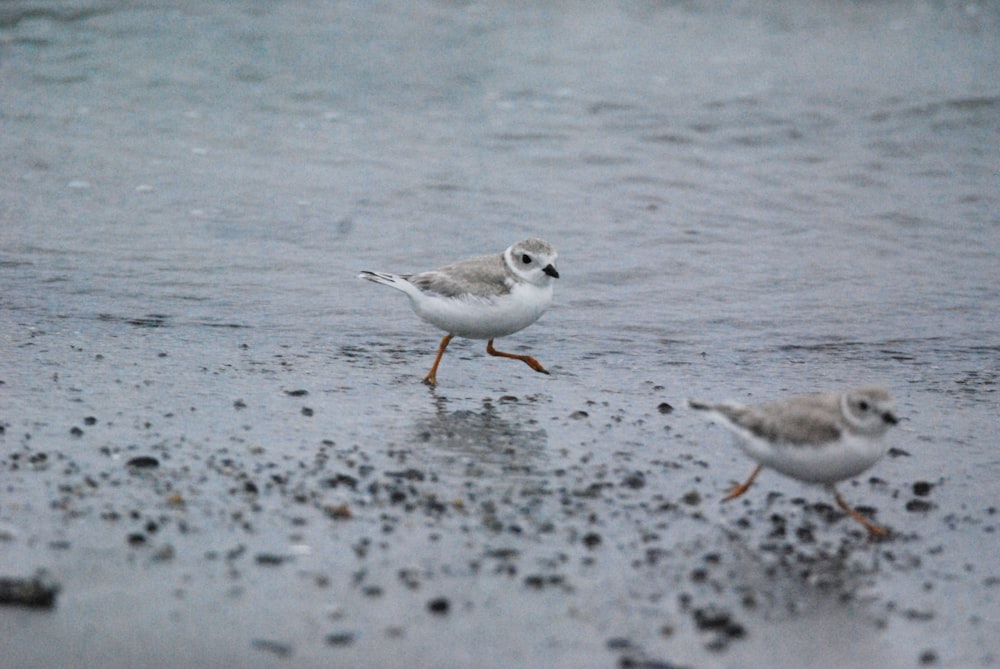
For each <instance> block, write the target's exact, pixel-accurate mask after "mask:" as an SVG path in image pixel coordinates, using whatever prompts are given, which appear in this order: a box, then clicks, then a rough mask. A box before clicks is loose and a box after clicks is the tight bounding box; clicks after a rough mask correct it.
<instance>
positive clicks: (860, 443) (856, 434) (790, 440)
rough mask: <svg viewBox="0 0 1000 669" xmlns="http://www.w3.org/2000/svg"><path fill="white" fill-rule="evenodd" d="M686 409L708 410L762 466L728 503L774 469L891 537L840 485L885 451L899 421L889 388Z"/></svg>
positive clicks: (696, 403)
mask: <svg viewBox="0 0 1000 669" xmlns="http://www.w3.org/2000/svg"><path fill="white" fill-rule="evenodd" d="M687 405H688V406H689V407H690V408H692V409H696V410H699V411H705V412H708V413H709V414H710V416H711V418H712V419H714V420H715V421H717V422H720V423H722V424H723V425H724V426H726V427H727V428H729V429H730V430H732V431H733V432H734V433H735V434H736V436H737V444H738V445H739V446H740V448H741V449H742V450H743V452H745V453H746V454H747V455H749V456H750V457H751V458H753V459H754V460H756V461H757V463H758V464H757V466H756V467H755V468H754V470H753V471H752V472H751V473H750V476H749V478H747V480H746V481H745V482H743V483H741V484H739V485H736V486H734V487H733V488H731V489H730V490H729V492H728V493H727V494H726V496H725V497H724V498H723V501H728V500H731V499H735V498H737V497H739V496H740V495H742V494H743V493H745V492H746V491H747V490H749V489H750V486H752V485H753V483H754V480H755V479H756V478H757V475H758V474H760V472H761V470H762V469H763V468H764V467H770V468H771V469H774V470H776V471H778V472H780V473H782V474H785V475H786V476H790V477H792V478H794V479H797V480H799V481H803V482H805V483H813V484H821V485H823V486H824V487H826V489H827V490H829V491H830V492H831V493H832V494H833V497H834V500H836V502H837V506H839V507H840V508H841V509H842V510H843V511H844V512H845V513H847V514H848V515H849V516H850V517H851V518H853V519H854V520H856V521H858V522H859V523H861V525H863V526H864V527H865V529H867V530H868V532H869V534H870V535H872V536H883V535H885V534H888V530H887V529H885V528H884V527H881V526H879V525H876V524H875V523H873V522H872V521H870V520H869V519H868V518H866V517H865V516H863V515H861V514H860V513H858V512H857V511H856V510H855V509H853V508H851V506H850V505H848V504H847V502H845V501H844V499H843V498H842V497H841V496H840V493H839V492H837V489H836V483H838V482H839V481H843V480H845V479H849V478H853V477H855V476H857V475H858V474H861V473H862V472H864V471H866V470H867V469H869V468H870V467H872V466H873V465H874V464H875V463H876V462H878V460H879V459H880V458H881V457H882V456H883V455H884V454H885V452H886V448H887V446H886V444H885V441H884V440H883V439H882V437H883V436H884V435H885V433H886V432H887V431H888V429H889V428H890V427H891V426H893V425H896V424H897V423H898V422H899V420H898V419H897V418H896V414H895V413H894V410H893V401H892V397H891V396H890V394H889V391H888V390H886V389H885V388H882V387H876V386H863V387H859V388H855V389H853V390H849V391H846V392H816V393H807V394H802V395H795V396H792V397H789V398H787V399H784V400H777V401H773V402H769V403H766V404H760V405H757V406H744V405H741V404H728V403H719V404H713V403H708V402H700V401H696V400H688V401H687Z"/></svg>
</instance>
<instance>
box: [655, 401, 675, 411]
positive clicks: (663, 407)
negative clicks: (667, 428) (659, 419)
mask: <svg viewBox="0 0 1000 669" xmlns="http://www.w3.org/2000/svg"><path fill="white" fill-rule="evenodd" d="M656 408H657V410H658V411H659V412H660V413H673V411H674V407H673V406H671V405H669V404H667V403H666V402H660V405H659V406H658V407H656Z"/></svg>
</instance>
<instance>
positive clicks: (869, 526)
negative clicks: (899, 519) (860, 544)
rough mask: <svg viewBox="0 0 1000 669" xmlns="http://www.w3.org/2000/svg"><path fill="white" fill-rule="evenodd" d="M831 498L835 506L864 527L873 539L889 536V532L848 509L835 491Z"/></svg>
mask: <svg viewBox="0 0 1000 669" xmlns="http://www.w3.org/2000/svg"><path fill="white" fill-rule="evenodd" d="M833 498H834V499H835V500H837V506H839V507H840V508H841V509H843V510H844V512H845V513H846V514H847V515H848V516H850V517H851V518H853V519H854V520H856V521H858V522H859V523H861V524H862V525H864V526H865V529H866V530H868V534H870V535H872V536H873V537H884V536H885V535H887V534H889V530H887V529H885V528H884V527H881V526H879V525H876V524H875V523H873V522H872V521H870V520H868V519H867V518H865V517H864V516H862V515H861V514H860V513H858V512H857V511H855V510H854V509H852V508H851V507H849V506H848V505H847V502H845V501H844V500H843V498H842V497H841V496H840V493H839V492H837V491H836V490H834V491H833Z"/></svg>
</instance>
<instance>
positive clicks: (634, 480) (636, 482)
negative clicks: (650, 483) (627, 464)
mask: <svg viewBox="0 0 1000 669" xmlns="http://www.w3.org/2000/svg"><path fill="white" fill-rule="evenodd" d="M622 485H623V486H625V487H626V488H632V489H633V490H639V489H640V488H642V487H643V486H645V485H646V475H645V474H643V473H642V472H632V473H631V474H629V475H628V476H626V477H625V478H623V479H622Z"/></svg>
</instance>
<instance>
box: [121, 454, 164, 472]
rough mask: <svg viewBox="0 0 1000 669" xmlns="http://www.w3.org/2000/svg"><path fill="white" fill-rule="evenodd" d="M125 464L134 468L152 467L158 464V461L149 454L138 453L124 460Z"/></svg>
mask: <svg viewBox="0 0 1000 669" xmlns="http://www.w3.org/2000/svg"><path fill="white" fill-rule="evenodd" d="M125 466H126V467H132V468H134V469H153V468H155V467H159V466H160V461H159V460H157V459H156V458H154V457H153V456H151V455H140V456H138V457H134V458H132V459H131V460H129V461H128V462H126V463H125Z"/></svg>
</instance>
